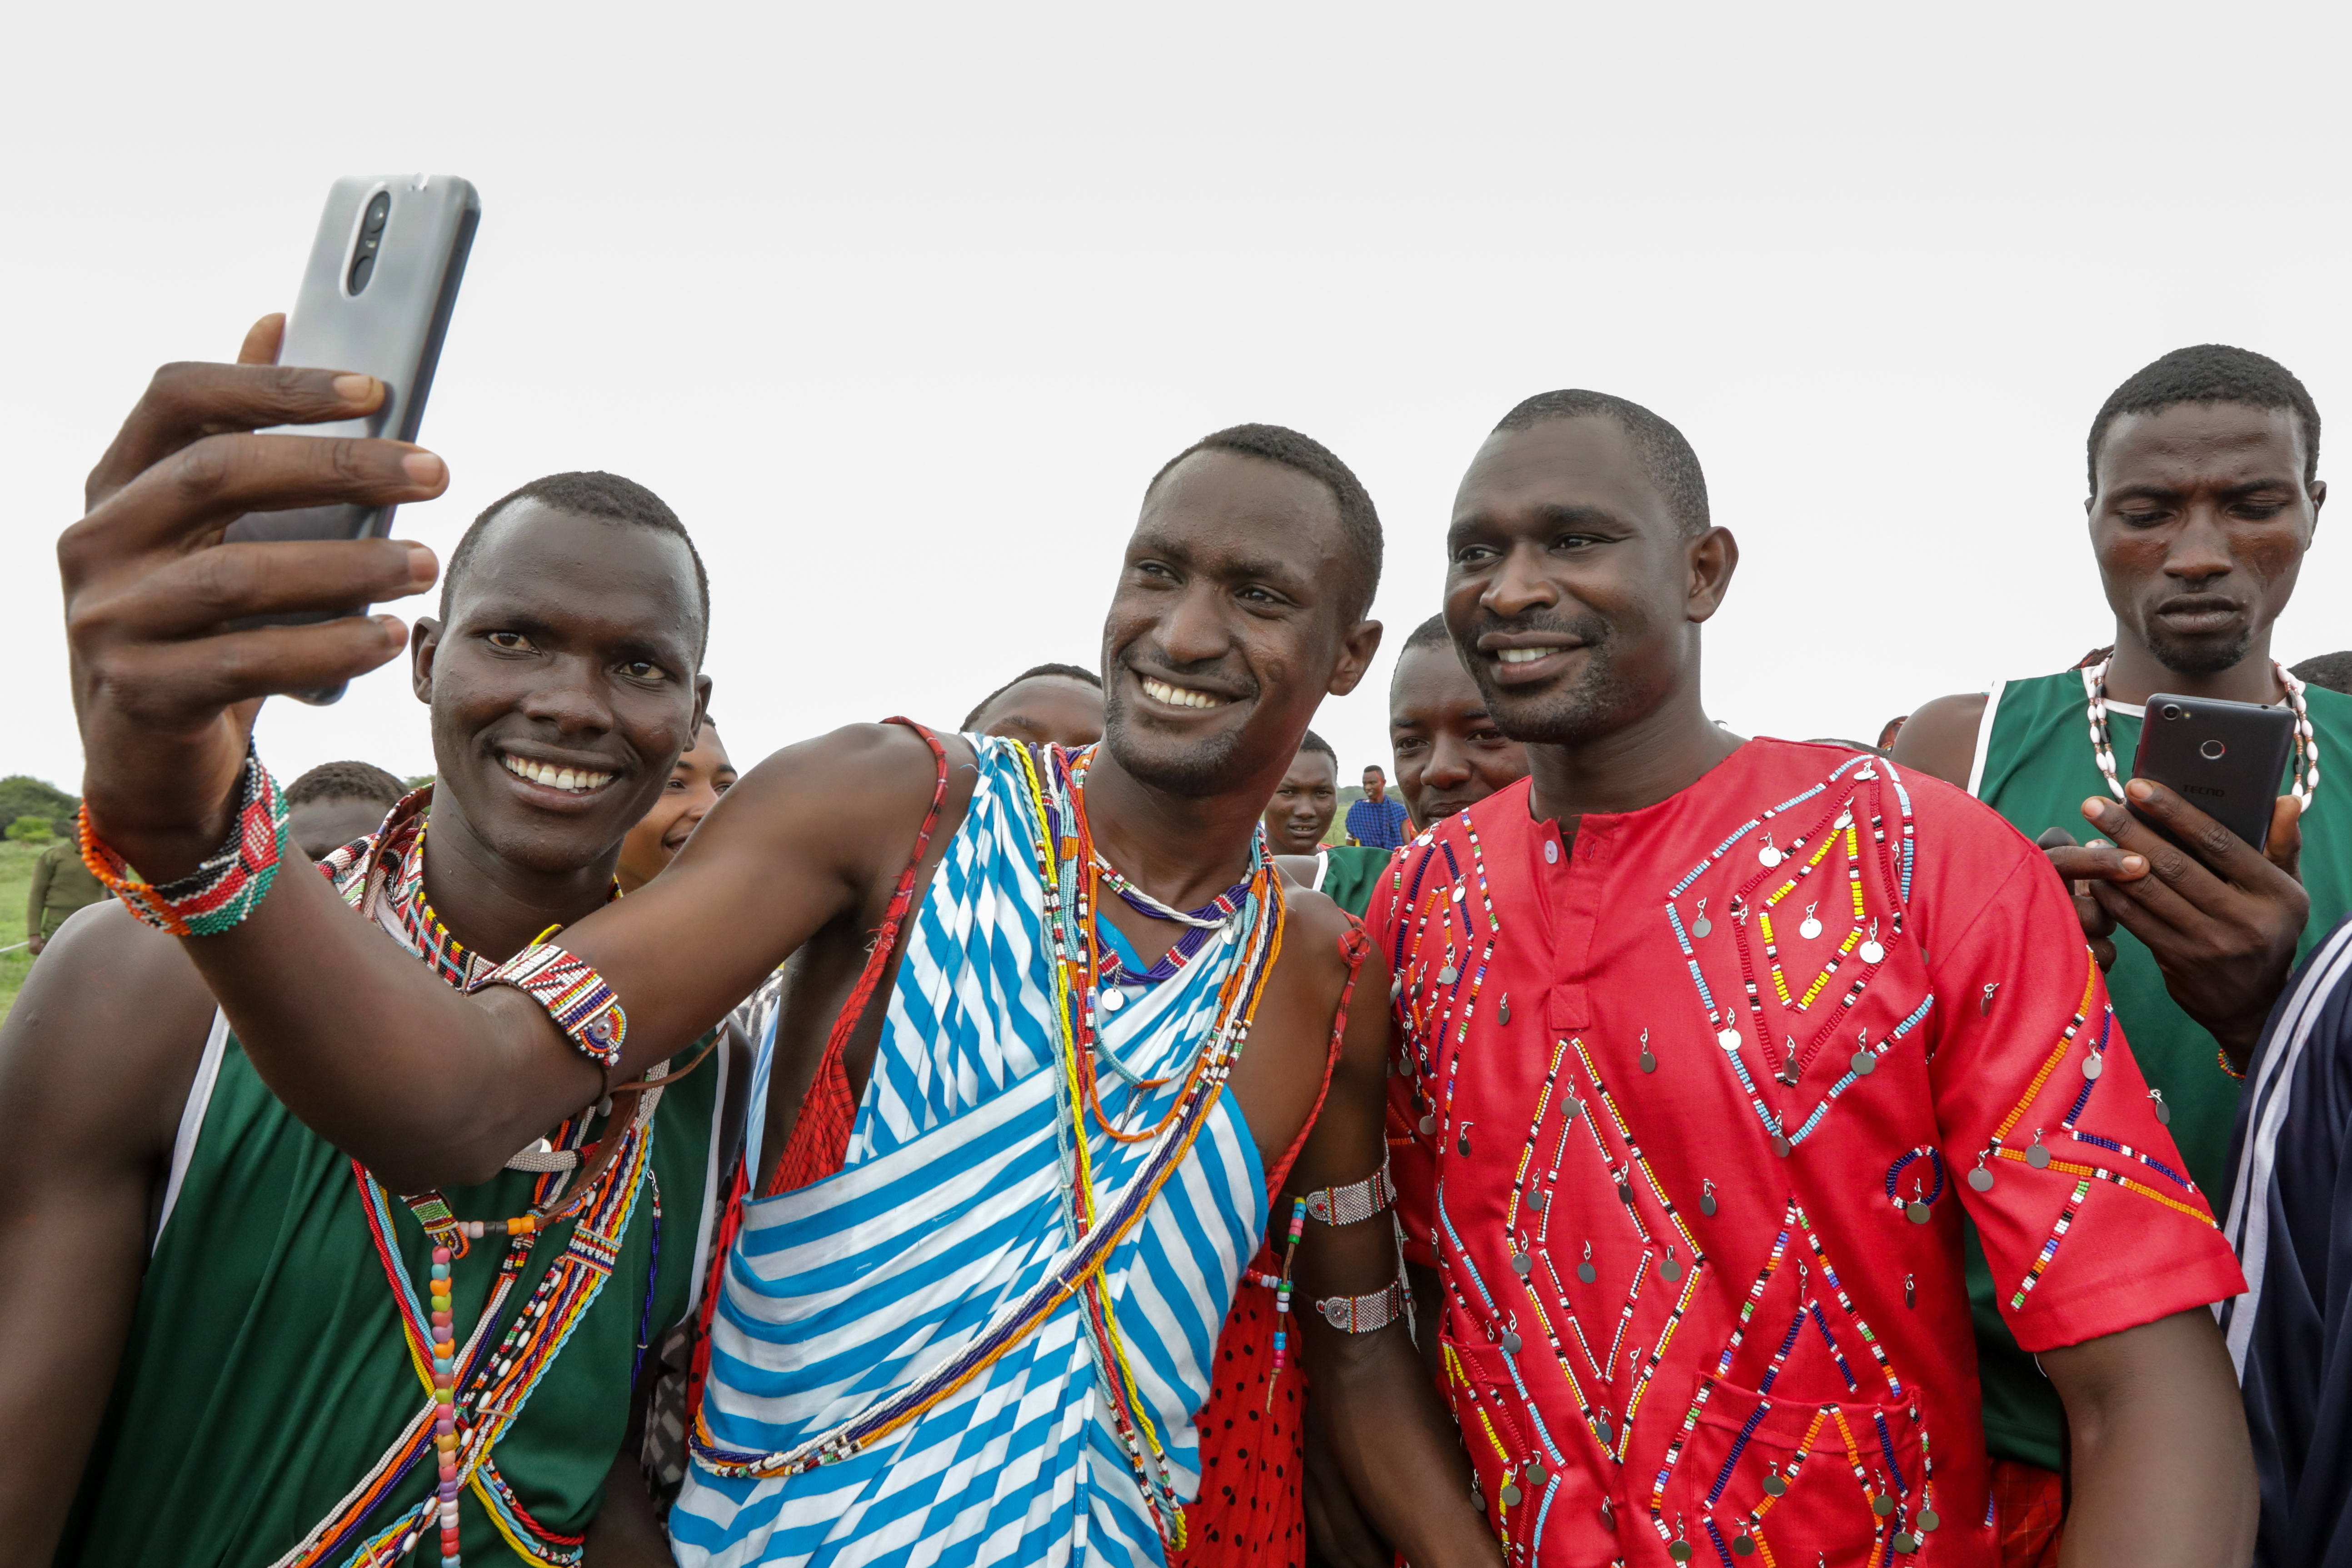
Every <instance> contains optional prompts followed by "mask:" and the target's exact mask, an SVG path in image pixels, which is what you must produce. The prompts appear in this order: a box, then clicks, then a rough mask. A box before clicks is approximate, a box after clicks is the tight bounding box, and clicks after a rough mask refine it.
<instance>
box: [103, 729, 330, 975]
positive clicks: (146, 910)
mask: <svg viewBox="0 0 2352 1568" xmlns="http://www.w3.org/2000/svg"><path fill="white" fill-rule="evenodd" d="M74 832H75V836H76V837H77V839H78V840H79V844H80V847H81V861H82V864H83V865H85V866H87V867H89V874H90V875H91V876H93V877H96V878H97V879H98V880H99V884H100V886H101V887H103V888H105V889H106V890H107V891H108V892H110V893H112V894H113V895H114V896H115V897H116V898H118V899H121V900H122V902H123V905H124V907H125V908H127V909H129V910H130V911H131V913H132V914H134V915H136V916H138V917H139V919H140V920H141V921H144V922H145V923H147V924H148V925H151V926H153V927H154V928H156V929H157V930H158V931H170V932H171V933H172V934H173V936H217V935H219V934H220V933H221V932H222V931H227V930H229V929H230V928H232V927H234V926H235V925H236V924H237V923H238V922H239V921H242V920H244V919H245V917H246V916H247V915H249V914H251V913H252V912H253V910H254V907H255V906H256V905H257V904H259V903H260V902H261V900H262V896H263V895H264V894H266V893H268V891H269V884H270V883H271V882H273V881H275V880H277V879H278V866H279V865H280V864H281V863H282V862H283V861H284V859H285V858H286V799H285V797H284V796H283V795H279V794H278V781H277V780H276V779H273V778H271V777H270V776H269V770H268V768H265V767H263V766H262V765H261V757H260V754H259V753H258V752H256V751H255V750H254V749H253V746H252V744H251V743H250V742H247V746H246V752H245V781H244V786H243V789H242V792H241V794H240V795H239V797H238V800H237V804H236V826H233V827H232V828H230V830H229V836H228V842H226V844H223V845H222V846H221V847H219V848H218V849H216V850H215V851H214V852H213V853H212V855H211V856H209V857H208V858H206V859H205V862H204V864H202V865H200V866H198V867H197V868H195V869H194V871H191V872H189V873H188V874H187V875H186V876H184V877H182V878H181V879H179V880H177V881H173V882H164V883H161V884H157V883H153V882H148V881H142V879H140V876H139V874H138V873H137V872H136V871H133V870H132V869H131V867H130V865H129V863H128V862H126V861H125V860H124V859H123V858H122V857H121V856H120V855H118V854H116V853H115V852H114V851H113V850H112V849H110V848H109V847H107V845H106V843H105V841H104V840H102V839H100V837H98V835H97V834H95V833H93V832H91V831H90V826H89V806H88V805H83V807H82V808H81V814H80V816H79V817H78V818H77V820H76V822H75V824H74Z"/></svg>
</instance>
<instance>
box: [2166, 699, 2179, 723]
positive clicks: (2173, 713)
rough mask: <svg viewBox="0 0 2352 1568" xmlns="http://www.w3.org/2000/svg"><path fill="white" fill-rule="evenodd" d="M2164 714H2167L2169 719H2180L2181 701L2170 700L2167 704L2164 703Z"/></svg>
mask: <svg viewBox="0 0 2352 1568" xmlns="http://www.w3.org/2000/svg"><path fill="white" fill-rule="evenodd" d="M2164 716H2165V717H2166V718H2168V719H2178V718H2179V717H2180V704H2179V703H2178V702H2168V703H2166V704H2165V705H2164Z"/></svg>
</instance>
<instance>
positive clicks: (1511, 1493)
mask: <svg viewBox="0 0 2352 1568" xmlns="http://www.w3.org/2000/svg"><path fill="white" fill-rule="evenodd" d="M1518 1505H1519V1485H1518V1483H1517V1481H1505V1482H1504V1483H1503V1506H1504V1507H1505V1508H1517V1507H1518Z"/></svg>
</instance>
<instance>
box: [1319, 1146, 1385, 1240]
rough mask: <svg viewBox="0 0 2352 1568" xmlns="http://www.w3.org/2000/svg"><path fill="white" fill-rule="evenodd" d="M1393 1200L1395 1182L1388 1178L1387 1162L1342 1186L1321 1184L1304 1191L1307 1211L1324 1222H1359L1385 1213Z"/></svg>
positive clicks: (1358, 1223)
mask: <svg viewBox="0 0 2352 1568" xmlns="http://www.w3.org/2000/svg"><path fill="white" fill-rule="evenodd" d="M1395 1202H1396V1183H1394V1182H1393V1181H1391V1180H1390V1179H1389V1167H1388V1163H1387V1162H1386V1161H1385V1160H1384V1161H1382V1162H1381V1168H1380V1169H1379V1170H1377V1171H1374V1172H1373V1173H1371V1174H1370V1175H1369V1176H1366V1177H1365V1178H1364V1179H1363V1180H1362V1181H1360V1182H1350V1183H1349V1184H1347V1185H1346V1186H1344V1187H1324V1188H1322V1189H1321V1190H1319V1191H1318V1192H1312V1193H1309V1194H1307V1213H1308V1214H1310V1215H1314V1216H1315V1217H1316V1218H1317V1219H1318V1220H1320V1221H1322V1222H1323V1223H1324V1224H1325V1225H1361V1224H1363V1223H1364V1221H1366V1220H1368V1219H1370V1218H1371V1217H1372V1216H1373V1215H1379V1214H1386V1213H1387V1212H1388V1210H1389V1206H1390V1205H1392V1204H1394V1203H1395Z"/></svg>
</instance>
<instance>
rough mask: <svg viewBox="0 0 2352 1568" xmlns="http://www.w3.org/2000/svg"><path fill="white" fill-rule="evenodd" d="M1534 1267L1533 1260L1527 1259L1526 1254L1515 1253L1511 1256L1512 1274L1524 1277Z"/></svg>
mask: <svg viewBox="0 0 2352 1568" xmlns="http://www.w3.org/2000/svg"><path fill="white" fill-rule="evenodd" d="M1535 1266H1536V1264H1535V1259H1534V1258H1529V1257H1528V1255H1527V1254H1526V1253H1524V1252H1515V1253H1513V1254H1511V1272H1512V1273H1514V1274H1521V1275H1524V1274H1526V1273H1527V1272H1528V1270H1529V1269H1531V1268H1534V1267H1535Z"/></svg>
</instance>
